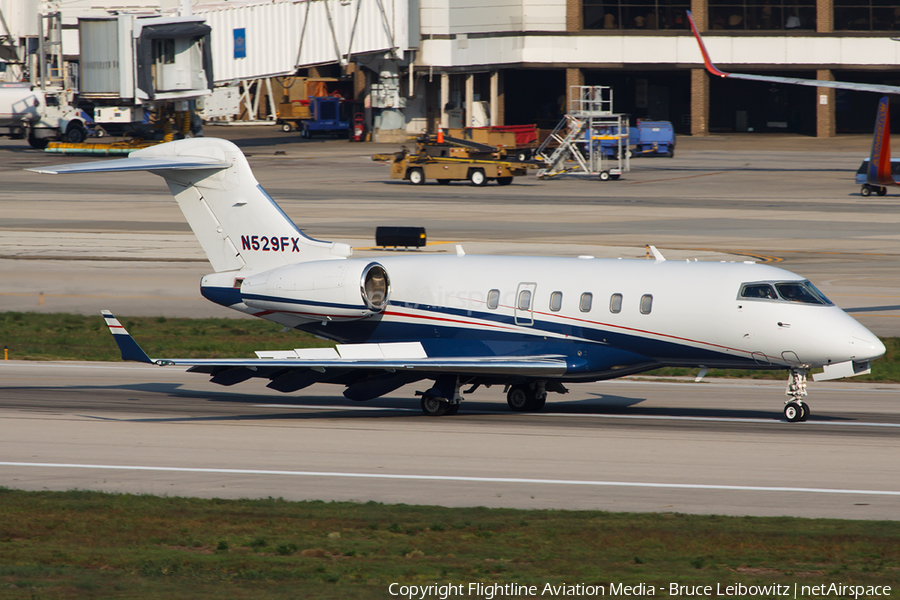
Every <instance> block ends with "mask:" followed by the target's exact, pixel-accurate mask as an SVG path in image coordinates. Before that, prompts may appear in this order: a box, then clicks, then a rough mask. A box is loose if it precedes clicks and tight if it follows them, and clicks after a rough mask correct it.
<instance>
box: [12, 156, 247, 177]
mask: <svg viewBox="0 0 900 600" xmlns="http://www.w3.org/2000/svg"><path fill="white" fill-rule="evenodd" d="M231 166H232V165H231V163H230V162H226V161H224V160H221V159H218V158H206V157H203V156H189V157H184V158H179V157H177V156H173V157H171V158H131V157H129V158H120V159H117V160H98V161H92V162H86V163H76V164H65V165H55V166H50V167H37V168H35V169H28V170H29V171H34V172H35V173H49V174H51V175H62V174H65V173H115V172H117V171H172V170H179V171H194V170H197V169H213V170H221V169H228V168H229V167H231Z"/></svg>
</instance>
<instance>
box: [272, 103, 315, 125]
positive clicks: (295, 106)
mask: <svg viewBox="0 0 900 600" xmlns="http://www.w3.org/2000/svg"><path fill="white" fill-rule="evenodd" d="M307 119H309V100H291V101H290V102H282V103H281V104H279V105H278V120H277V121H275V122H276V124H277V125H278V126H279V127H281V130H282V131H284V132H286V133H287V132H289V131H291V130H293V129H302V127H303V125H302V123H303V121H306V120H307Z"/></svg>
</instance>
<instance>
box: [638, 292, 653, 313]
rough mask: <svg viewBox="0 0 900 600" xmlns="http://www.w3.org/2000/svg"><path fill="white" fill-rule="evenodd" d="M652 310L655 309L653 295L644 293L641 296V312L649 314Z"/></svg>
mask: <svg viewBox="0 0 900 600" xmlns="http://www.w3.org/2000/svg"><path fill="white" fill-rule="evenodd" d="M651 310H653V296H651V295H650V294H644V295H643V296H641V314H644V315H649V314H650V311H651Z"/></svg>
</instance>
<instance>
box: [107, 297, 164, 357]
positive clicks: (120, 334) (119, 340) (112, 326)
mask: <svg viewBox="0 0 900 600" xmlns="http://www.w3.org/2000/svg"><path fill="white" fill-rule="evenodd" d="M100 313H101V314H102V315H103V318H104V319H106V326H107V327H109V332H110V333H112V334H113V338H114V339H115V340H116V344H118V345H119V350H121V351H122V360H131V361H135V362H142V363H149V364H154V363H153V361H152V360H150V357H149V356H147V353H146V352H144V351H143V350H142V349H141V347H140V346H138V344H137V342H135V341H134V338H133V337H131V335H130V334H129V333H128V332H127V331H125V328H124V327H122V324H121V323H119V320H118V319H117V318H115V317H114V316H113V314H112V313H111V312H109V311H108V310H104V311H100Z"/></svg>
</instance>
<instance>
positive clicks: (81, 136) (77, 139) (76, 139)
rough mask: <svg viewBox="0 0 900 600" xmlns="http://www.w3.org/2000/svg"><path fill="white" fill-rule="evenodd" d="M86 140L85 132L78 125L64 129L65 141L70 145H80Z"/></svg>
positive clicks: (81, 126) (73, 124) (71, 125)
mask: <svg viewBox="0 0 900 600" xmlns="http://www.w3.org/2000/svg"><path fill="white" fill-rule="evenodd" d="M86 139H87V130H86V129H85V128H84V126H83V125H81V124H80V123H71V124H69V126H68V127H67V128H66V141H67V142H69V143H70V144H80V143H82V142H83V141H84V140H86Z"/></svg>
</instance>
